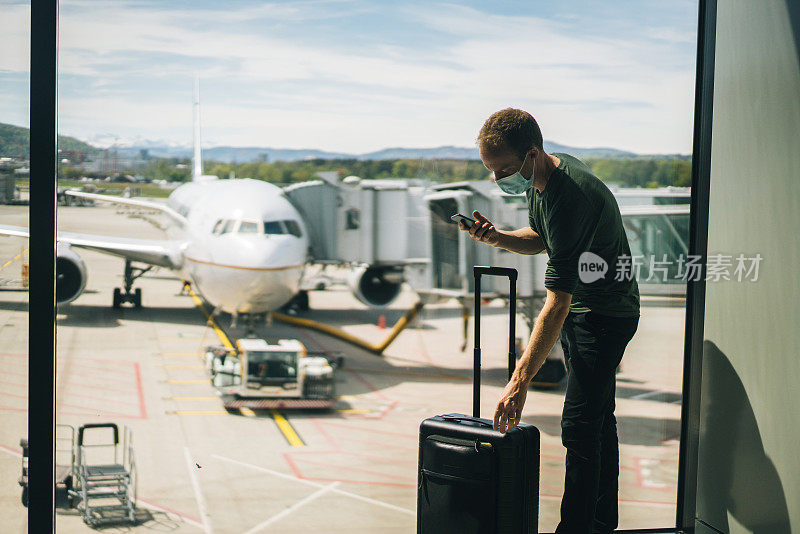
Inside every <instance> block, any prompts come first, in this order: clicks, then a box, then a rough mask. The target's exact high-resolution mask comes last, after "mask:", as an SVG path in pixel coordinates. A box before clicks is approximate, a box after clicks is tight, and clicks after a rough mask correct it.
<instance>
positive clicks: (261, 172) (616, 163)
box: [61, 157, 692, 187]
mask: <svg viewBox="0 0 800 534" xmlns="http://www.w3.org/2000/svg"><path fill="white" fill-rule="evenodd" d="M585 162H586V164H587V165H589V167H590V168H591V169H592V171H593V172H594V173H595V174H596V175H597V176H598V177H600V178H601V179H602V180H604V181H605V182H607V183H617V184H621V185H623V186H629V187H660V186H689V185H690V184H691V167H692V163H691V160H689V159H686V158H680V157H676V158H644V157H642V158H634V159H587V160H585ZM204 166H205V171H204V173H205V174H209V175H215V176H218V177H219V178H229V177H232V176H233V177H237V178H254V179H258V180H265V181H267V182H271V183H274V184H277V185H288V184H292V183H296V182H304V181H307V180H313V179H316V177H317V176H316V175H317V173H318V172H330V171H335V172H337V173H339V176H340V177H341V178H344V177H346V176H351V175H355V176H359V177H361V178H420V179H424V180H430V181H435V182H443V183H446V182H458V181H462V180H484V179H486V178H487V177H488V176H489V172H488V171H487V170H486V168H484V166H483V164H482V163H481V162H480V161H478V160H455V159H452V160H451V159H443V160H429V159H395V160H391V159H387V160H358V159H336V160H329V159H308V160H303V161H275V162H266V161H255V162H249V163H222V162H214V161H206V162H204ZM61 171H62V172H61V175H62V176H63V177H65V178H77V177H79V176H84V175H87V173H85V172H83V171H81V170H80V169H77V168H72V167H63V168H62V169H61ZM131 174H138V175H141V176H143V177H144V178H146V179H149V180H167V181H171V182H180V181H188V180H190V179H191V174H192V169H191V161H190V160H189V159H188V158H153V159H151V160H150V161H149V162H148V164H147V166H146V167H144V168H143V169H139V170H137V171H135V172H131Z"/></svg>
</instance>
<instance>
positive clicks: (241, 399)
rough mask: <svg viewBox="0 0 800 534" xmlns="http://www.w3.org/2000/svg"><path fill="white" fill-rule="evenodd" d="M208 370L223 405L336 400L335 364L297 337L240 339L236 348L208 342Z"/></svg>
mask: <svg viewBox="0 0 800 534" xmlns="http://www.w3.org/2000/svg"><path fill="white" fill-rule="evenodd" d="M205 364H206V370H207V371H208V373H209V374H210V376H211V384H212V385H213V386H214V388H215V389H216V390H217V394H218V395H219V396H220V397H221V399H222V403H223V405H224V406H225V408H230V409H235V408H255V409H259V408H260V409H270V408H281V409H283V408H298V409H322V408H330V407H331V406H333V404H334V402H336V397H335V394H334V368H335V367H338V366H339V365H341V359H339V360H337V361H336V362H335V363H333V364H331V362H330V361H328V359H327V358H326V357H324V356H317V355H310V354H308V352H307V351H306V348H305V347H304V346H303V344H302V343H300V341H298V340H296V339H279V340H276V341H274V342H272V343H270V342H268V341H267V340H264V339H240V340H238V341H237V342H236V350H235V351H234V350H231V349H230V348H226V347H220V346H216V347H208V348H207V349H206V353H205Z"/></svg>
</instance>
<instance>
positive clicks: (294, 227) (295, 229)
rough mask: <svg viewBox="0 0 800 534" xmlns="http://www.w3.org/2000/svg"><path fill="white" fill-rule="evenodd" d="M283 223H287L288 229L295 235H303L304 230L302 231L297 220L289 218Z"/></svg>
mask: <svg viewBox="0 0 800 534" xmlns="http://www.w3.org/2000/svg"><path fill="white" fill-rule="evenodd" d="M283 223H284V224H285V225H286V229H287V230H288V231H289V233H290V234H292V235H293V236H295V237H302V236H303V232H302V231H300V225H299V224H297V221H292V220H288V221H283Z"/></svg>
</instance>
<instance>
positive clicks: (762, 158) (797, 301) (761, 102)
mask: <svg viewBox="0 0 800 534" xmlns="http://www.w3.org/2000/svg"><path fill="white" fill-rule="evenodd" d="M792 4H793V6H792ZM798 51H800V2H797V1H795V0H720V1H719V2H718V6H717V35H716V59H715V63H716V65H715V75H714V110H713V130H712V158H711V184H710V185H711V190H710V208H709V232H708V252H709V255H710V254H714V253H722V254H730V255H734V256H735V255H738V254H739V253H740V252H741V253H744V254H745V255H746V256H753V255H755V254H756V253H760V254H761V256H762V257H763V260H762V261H761V265H760V273H759V277H758V281H757V282H748V281H742V282H739V281H736V280H731V281H721V282H714V281H708V282H707V289H706V309H705V310H706V313H705V343H704V351H703V378H702V394H701V398H702V400H701V418H700V444H699V461H698V497H697V517H698V518H699V519H700V520H702V521H703V522H705V523H706V524H708V525H710V526H711V527H713V528H715V529H717V530H719V531H721V532H726V533H727V532H731V533H740V532H742V533H743V532H754V533H762V532H763V533H770V534H784V533H788V532H800V133H799V132H800V63H799V62H798Z"/></svg>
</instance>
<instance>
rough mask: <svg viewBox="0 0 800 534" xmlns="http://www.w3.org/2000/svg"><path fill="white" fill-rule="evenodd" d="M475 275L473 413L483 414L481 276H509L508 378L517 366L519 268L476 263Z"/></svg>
mask: <svg viewBox="0 0 800 534" xmlns="http://www.w3.org/2000/svg"><path fill="white" fill-rule="evenodd" d="M472 272H473V274H474V276H475V349H474V363H473V379H472V415H473V417H476V418H478V417H480V416H481V276H482V275H484V274H485V275H488V276H507V277H508V285H509V289H508V297H509V329H508V379H509V380H511V374H512V373H513V372H514V368H515V367H516V356H515V355H514V337H515V328H516V315H517V270H516V269H513V268H511V267H485V266H480V265H476V266H474V267H473V268H472Z"/></svg>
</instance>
